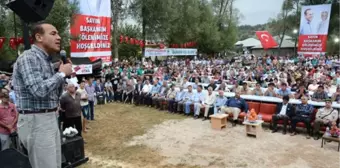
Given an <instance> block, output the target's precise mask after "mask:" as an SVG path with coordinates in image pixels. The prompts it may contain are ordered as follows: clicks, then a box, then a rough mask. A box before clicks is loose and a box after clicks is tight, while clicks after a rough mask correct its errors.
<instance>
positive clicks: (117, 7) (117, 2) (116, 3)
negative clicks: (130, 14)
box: [111, 0, 121, 60]
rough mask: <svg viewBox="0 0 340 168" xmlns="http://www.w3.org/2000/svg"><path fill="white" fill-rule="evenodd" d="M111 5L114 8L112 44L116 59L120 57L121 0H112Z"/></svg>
mask: <svg viewBox="0 0 340 168" xmlns="http://www.w3.org/2000/svg"><path fill="white" fill-rule="evenodd" d="M111 3H112V4H111V7H112V9H113V12H112V14H113V18H112V27H113V32H112V45H113V57H114V59H115V60H118V59H119V55H118V42H117V39H118V33H119V32H118V24H119V15H120V12H121V0H112V1H111Z"/></svg>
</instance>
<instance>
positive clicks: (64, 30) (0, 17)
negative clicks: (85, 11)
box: [0, 0, 78, 60]
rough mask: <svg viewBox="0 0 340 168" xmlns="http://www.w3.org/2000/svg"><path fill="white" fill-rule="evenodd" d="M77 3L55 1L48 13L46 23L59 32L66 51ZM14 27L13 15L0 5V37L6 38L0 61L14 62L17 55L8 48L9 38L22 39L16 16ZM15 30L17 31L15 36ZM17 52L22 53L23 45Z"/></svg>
mask: <svg viewBox="0 0 340 168" xmlns="http://www.w3.org/2000/svg"><path fill="white" fill-rule="evenodd" d="M77 6H78V1H77V0H74V1H73V2H69V1H65V0H55V2H54V5H53V8H52V10H51V12H50V13H49V15H48V17H47V18H46V21H47V22H49V23H51V24H53V25H54V26H55V27H56V28H57V29H58V31H59V33H60V36H61V38H62V43H63V46H64V47H66V49H68V48H69V40H70V35H69V27H70V25H71V24H72V18H73V17H72V16H73V14H74V13H76V12H78V7H77ZM15 21H16V26H15V25H14V14H13V12H12V11H11V10H10V9H8V8H7V7H6V6H5V3H4V2H3V1H1V3H0V23H2V24H1V25H0V37H6V38H7V40H6V43H5V44H4V47H3V48H2V49H0V60H15V59H16V56H17V53H16V51H15V50H13V49H11V48H10V47H9V38H11V37H15V35H17V37H22V25H21V20H20V18H19V17H18V16H16V17H15ZM15 30H17V32H16V34H15ZM19 50H20V51H21V52H22V50H23V45H21V46H19Z"/></svg>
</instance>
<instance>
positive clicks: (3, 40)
mask: <svg viewBox="0 0 340 168" xmlns="http://www.w3.org/2000/svg"><path fill="white" fill-rule="evenodd" d="M5 40H6V38H5V37H0V49H1V48H2V46H3V45H4V43H5Z"/></svg>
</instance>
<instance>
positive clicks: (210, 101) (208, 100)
mask: <svg viewBox="0 0 340 168" xmlns="http://www.w3.org/2000/svg"><path fill="white" fill-rule="evenodd" d="M215 100H216V95H215V94H214V93H213V88H212V87H209V88H208V94H207V95H206V96H205V101H204V103H203V107H204V118H203V121H205V120H207V119H208V112H209V109H210V108H212V107H214V104H215Z"/></svg>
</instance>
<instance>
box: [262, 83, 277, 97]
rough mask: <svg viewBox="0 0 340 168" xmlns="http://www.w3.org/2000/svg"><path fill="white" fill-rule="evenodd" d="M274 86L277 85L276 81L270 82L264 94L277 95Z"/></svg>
mask: <svg viewBox="0 0 340 168" xmlns="http://www.w3.org/2000/svg"><path fill="white" fill-rule="evenodd" d="M274 86H275V85H274V83H269V84H268V89H267V90H266V91H265V92H264V96H268V97H276V96H277V95H276V92H275V88H274Z"/></svg>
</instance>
